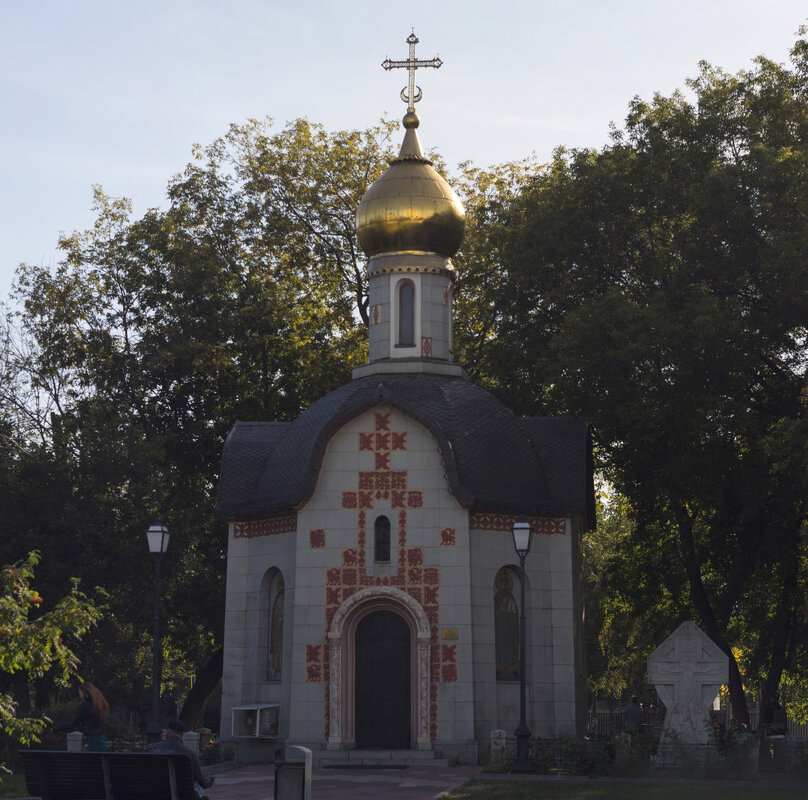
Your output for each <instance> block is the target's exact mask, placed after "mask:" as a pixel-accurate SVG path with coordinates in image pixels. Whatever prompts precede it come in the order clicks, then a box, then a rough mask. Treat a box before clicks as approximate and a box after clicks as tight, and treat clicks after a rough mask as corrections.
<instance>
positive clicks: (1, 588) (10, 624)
mask: <svg viewBox="0 0 808 800" xmlns="http://www.w3.org/2000/svg"><path fill="white" fill-rule="evenodd" d="M39 561H40V557H39V554H38V553H37V552H31V553H29V554H28V555H27V556H26V557H25V558H23V559H22V560H20V561H18V562H17V563H15V564H10V565H6V566H4V567H2V568H0V673H1V675H0V681H2V683H3V684H5V685H6V686H7V685H8V684H9V681H10V679H11V678H12V677H13V676H15V675H17V674H19V673H22V674H24V675H25V676H27V678H29V679H30V680H35V679H38V678H42V677H43V676H44V675H46V674H48V673H49V674H50V675H51V676H52V677H53V679H54V680H55V681H56V682H57V683H60V684H62V685H65V684H67V683H68V682H69V681H70V680H71V678H73V677H75V676H76V675H77V674H78V670H79V658H78V655H77V653H76V651H75V647H76V645H77V644H78V643H79V641H80V640H81V638H82V637H83V636H84V635H85V634H86V633H87V632H88V631H89V630H90V629H91V628H93V627H95V626H96V625H97V624H98V622H99V620H100V619H101V616H102V613H103V612H102V606H101V605H99V604H98V601H97V600H96V601H93V600H91V599H90V598H89V597H87V596H86V595H85V594H83V593H82V592H81V591H79V581H78V580H77V579H73V580H72V581H71V587H70V590H69V592H68V594H67V595H65V596H64V597H62V598H61V599H59V600H58V601H56V602H55V603H54V604H53V605H52V608H51V609H50V610H49V611H47V612H45V613H39V610H40V607H41V605H42V603H43V602H44V599H43V597H42V596H41V595H40V593H39V592H38V591H37V590H36V589H35V588H33V586H32V585H31V584H32V581H33V578H34V568H35V567H36V566H37V564H38V563H39ZM98 599H101V600H103V593H101V595H100V596H99V598H98ZM17 705H18V704H17V702H16V701H15V699H14V697H13V696H12V694H10V693H8V692H7V691H6V692H0V727H2V729H3V730H4V731H5V733H6V734H7V735H9V736H11V737H13V738H14V739H16V740H17V741H19V742H20V743H22V744H30V743H31V742H35V741H37V736H38V734H39V733H41V732H42V730H43V729H44V728H45V726H46V725H47V723H48V720H47V719H46V718H43V717H33V716H30V717H26V716H18V715H17ZM0 766H1V765H0Z"/></svg>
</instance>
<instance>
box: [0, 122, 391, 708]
mask: <svg viewBox="0 0 808 800" xmlns="http://www.w3.org/2000/svg"><path fill="white" fill-rule="evenodd" d="M391 127H392V126H391V125H390V124H389V123H382V124H380V125H378V126H376V127H375V128H372V129H369V130H367V131H344V132H337V133H328V132H326V131H324V130H323V128H322V127H321V126H318V125H313V124H310V123H308V122H307V121H305V120H297V121H296V122H294V123H291V124H290V125H288V126H286V127H285V128H283V129H282V130H275V129H274V128H273V126H272V123H271V121H269V120H268V121H266V122H263V123H259V122H255V121H251V122H249V123H247V124H246V125H242V126H232V127H231V129H230V131H229V132H228V134H227V135H226V136H224V137H222V138H221V139H219V140H217V141H216V142H214V143H213V144H212V145H210V146H209V147H206V148H197V150H196V151H195V158H194V161H193V162H192V163H191V164H189V165H188V166H187V167H186V169H185V170H184V171H183V172H182V173H181V174H179V175H177V176H175V177H174V178H173V179H172V180H171V181H170V183H169V187H168V198H169V207H168V209H167V210H165V211H158V210H151V211H149V212H147V213H146V214H145V215H144V216H143V217H142V218H140V219H133V218H132V214H131V205H130V203H129V202H128V201H127V200H124V199H114V198H109V197H107V196H106V195H104V193H103V191H102V190H101V189H100V188H98V187H96V190H95V200H94V204H95V205H94V207H95V212H96V215H97V219H96V222H95V224H94V226H93V227H92V228H91V229H90V230H87V231H82V232H76V233H74V234H72V235H69V236H65V237H63V238H62V239H61V241H60V248H61V250H62V252H63V254H64V257H63V259H62V260H61V261H60V262H59V263H58V264H57V265H56V267H55V268H53V269H48V268H44V267H38V266H31V265H23V266H22V267H21V268H20V270H19V271H18V274H17V280H16V283H15V292H16V295H15V297H16V300H17V302H18V303H20V304H21V306H22V308H23V309H24V311H23V313H22V314H20V315H18V316H17V318H16V327H14V328H10V329H9V335H8V336H7V337H6V342H7V347H6V348H5V350H4V353H5V359H4V365H5V366H4V371H3V374H2V375H0V392H2V393H3V397H7V398H8V399H9V404H8V406H7V408H8V409H9V414H8V415H6V422H7V425H8V431H9V433H8V437H7V438H6V439H0V442H5V445H6V447H7V456H8V457H7V459H6V461H5V462H4V467H5V469H6V472H5V476H6V477H5V480H6V485H7V487H8V490H9V491H8V492H6V493H5V494H4V495H3V496H2V497H0V506H2V510H3V511H4V513H5V515H6V519H7V520H8V523H9V524H8V535H7V536H6V537H5V538H4V541H3V545H2V552H3V553H4V554H6V555H7V556H8V557H9V558H14V557H16V556H17V554H19V553H20V552H21V549H22V548H23V547H30V546H36V547H39V548H40V549H42V550H43V552H47V553H49V554H54V555H55V556H56V558H54V559H50V558H49V559H48V561H47V563H46V564H45V565H44V567H45V568H46V569H47V571H48V575H47V578H48V581H49V584H50V583H51V582H52V585H54V586H62V587H64V586H67V584H68V582H69V577H68V576H69V574H72V573H71V570H73V569H75V568H76V567H78V569H79V574H81V576H82V577H83V579H85V580H88V581H90V582H91V583H94V584H99V585H103V586H105V587H106V588H107V589H108V591H109V592H110V614H109V615H108V617H107V618H106V619H105V620H104V622H103V623H102V624H101V626H100V628H99V631H98V635H97V636H96V637H95V638H94V639H93V640H92V641H89V642H88V643H87V646H86V651H85V654H86V656H87V657H89V658H90V659H91V661H92V663H93V664H95V665H96V667H95V668H96V670H97V671H98V673H99V674H97V675H95V676H94V679H95V681H96V682H98V683H99V685H101V686H103V687H104V689H105V692H106V693H107V694H108V695H109V696H110V697H111V698H114V699H115V701H116V702H121V703H122V704H125V705H129V706H130V707H132V708H134V709H136V710H140V711H141V712H144V713H145V711H146V709H147V707H148V693H147V689H148V687H149V685H150V667H151V660H150V657H149V653H150V648H151V637H150V629H151V624H150V623H151V599H150V598H151V595H150V591H151V586H152V578H151V565H150V563H149V559H148V557H147V554H146V553H147V551H146V547H145V537H144V535H143V534H144V532H145V530H146V528H147V527H148V525H149V523H150V522H151V521H152V519H153V517H154V516H156V515H161V516H162V517H163V519H164V520H165V521H166V523H167V525H168V527H169V529H170V530H171V533H172V540H171V546H170V548H169V552H168V555H167V556H166V558H167V563H166V564H165V565H164V571H163V575H164V576H166V579H164V581H163V584H164V586H163V588H164V595H165V616H166V618H167V620H168V627H167V630H166V633H165V635H164V641H163V644H164V648H163V649H164V659H163V662H164V670H163V679H164V686H163V690H164V692H165V693H166V694H170V695H173V696H174V697H175V698H178V699H182V697H183V695H184V691H185V690H186V689H187V687H188V686H189V685H190V682H191V678H192V676H194V675H195V674H197V673H198V671H199V670H200V669H204V668H205V665H206V664H207V665H210V666H209V669H211V670H213V671H214V672H215V671H216V669H217V666H216V665H217V664H219V665H220V660H219V659H217V658H216V657H215V652H216V649H217V648H218V647H219V646H220V641H221V638H220V637H221V628H222V619H223V596H224V573H225V569H224V556H225V541H226V537H225V533H226V532H225V526H224V525H223V524H222V523H221V522H218V521H217V520H216V519H215V518H214V516H213V514H212V505H213V497H214V495H215V490H216V478H217V473H218V467H219V460H220V458H221V451H222V446H223V442H224V437H225V436H226V434H227V432H228V431H229V429H230V427H231V426H232V424H233V422H234V420H236V419H290V418H293V417H294V416H296V415H297V414H298V413H299V412H300V411H301V410H302V408H304V407H305V406H306V405H308V404H309V403H310V402H312V401H313V400H314V399H316V398H317V397H319V396H320V395H322V394H323V393H325V392H327V391H329V390H330V389H332V388H334V387H336V386H337V385H339V384H341V383H344V382H345V381H346V380H348V379H349V377H350V369H351V367H352V366H355V365H357V364H359V363H361V362H362V360H363V354H364V352H365V347H366V345H365V342H364V337H363V336H362V330H363V326H362V323H361V320H362V318H363V317H366V315H367V308H366V306H367V290H366V286H365V284H364V277H363V276H364V265H363V263H362V262H361V260H360V254H359V251H358V249H357V246H356V241H355V235H354V232H353V217H354V212H355V207H356V205H357V204H358V201H359V199H360V198H361V196H362V194H363V192H364V191H365V189H366V187H367V184H368V182H370V181H372V180H373V179H374V178H375V177H377V176H378V175H379V174H381V172H382V171H383V169H384V168H385V166H386V161H387V159H388V158H389V157H391V155H392V153H391V151H390V146H389V139H390V131H391ZM0 433H2V431H0ZM12 433H13V435H12ZM77 553H83V554H84V557H83V558H82V559H81V560H78V559H77V558H76V554H77ZM77 562H78V563H77ZM211 656H214V657H213V658H211ZM218 669H219V670H220V669H221V667H220V666H219V667H218ZM214 683H215V681H214ZM201 708H202V706H201V705H200V704H197V706H196V711H195V712H194V714H192V715H191V717H190V720H191V721H195V719H196V718H197V717H198V713H201ZM189 714H190V712H189Z"/></svg>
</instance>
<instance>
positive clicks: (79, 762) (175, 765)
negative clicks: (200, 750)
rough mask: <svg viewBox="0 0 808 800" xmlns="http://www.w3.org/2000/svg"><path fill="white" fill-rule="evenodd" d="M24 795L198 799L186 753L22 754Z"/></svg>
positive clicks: (77, 799) (66, 799)
mask: <svg viewBox="0 0 808 800" xmlns="http://www.w3.org/2000/svg"><path fill="white" fill-rule="evenodd" d="M20 756H21V757H22V761H23V766H24V767H25V782H26V786H27V787H28V792H29V793H30V794H31V795H33V796H34V797H41V798H42V799H43V800H169V798H170V799H171V800H196V793H195V791H194V779H193V768H192V764H191V759H190V757H189V756H187V755H185V754H184V753H112V752H110V753H67V752H65V751H62V750H59V751H54V750H21V751H20Z"/></svg>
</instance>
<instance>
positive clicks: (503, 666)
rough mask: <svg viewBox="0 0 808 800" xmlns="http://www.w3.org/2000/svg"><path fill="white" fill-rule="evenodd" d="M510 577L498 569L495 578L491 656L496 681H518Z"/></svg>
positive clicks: (516, 612) (516, 625)
mask: <svg viewBox="0 0 808 800" xmlns="http://www.w3.org/2000/svg"><path fill="white" fill-rule="evenodd" d="M513 584H514V580H513V575H512V574H511V572H510V570H508V569H501V570H500V571H499V572H498V573H497V574H496V577H495V578H494V656H495V661H496V668H497V681H504V682H507V681H518V680H519V606H518V605H517V604H516V600H515V599H514V596H513V589H514V586H513Z"/></svg>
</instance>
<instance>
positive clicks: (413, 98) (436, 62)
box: [382, 31, 443, 112]
mask: <svg viewBox="0 0 808 800" xmlns="http://www.w3.org/2000/svg"><path fill="white" fill-rule="evenodd" d="M407 44H408V45H409V46H410V57H409V58H408V59H406V60H400V61H393V60H391V59H389V58H385V59H384V61H382V66H383V67H384V68H385V69H386V70H391V69H406V70H408V71H409V81H408V83H407V86H406V88H404V89H402V90H401V99H402V100H403V101H404V102H405V103H406V104H407V111H410V112H413V111H415V104H416V103H417V102H418V101H419V100H420V99H421V97H422V96H423V92H422V91H421V89H420V87H419V86H416V85H415V70H417V69H418V68H419V67H434V68H435V69H438V68H439V67H440V66H441V65H442V64H443V62H442V61H441V60H440V58H439V57H438V56H435V58H430V59H428V60H427V59H425V58H416V57H415V45H417V44H418V37H417V36H416V35H415V31H413V32H412V33H411V34H410V35H409V36H408V37H407Z"/></svg>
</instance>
